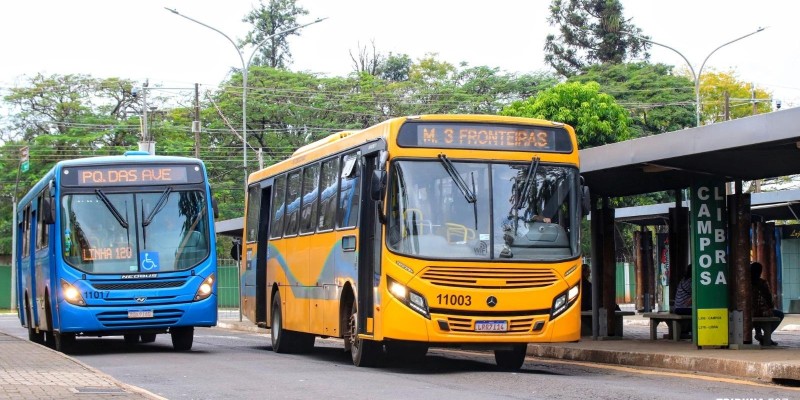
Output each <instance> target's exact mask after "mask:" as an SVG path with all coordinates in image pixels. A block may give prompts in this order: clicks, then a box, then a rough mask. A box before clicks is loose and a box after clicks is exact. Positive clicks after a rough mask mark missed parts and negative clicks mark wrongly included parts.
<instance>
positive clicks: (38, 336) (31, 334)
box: [25, 297, 44, 344]
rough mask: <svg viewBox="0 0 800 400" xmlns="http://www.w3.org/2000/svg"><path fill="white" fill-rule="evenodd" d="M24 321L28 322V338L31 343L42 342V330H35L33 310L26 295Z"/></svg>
mask: <svg viewBox="0 0 800 400" xmlns="http://www.w3.org/2000/svg"><path fill="white" fill-rule="evenodd" d="M25 322H27V324H28V340H30V341H31V342H33V343H38V344H44V332H41V331H39V332H36V327H35V326H33V312H32V311H31V303H30V301H29V300H28V299H27V297H26V298H25Z"/></svg>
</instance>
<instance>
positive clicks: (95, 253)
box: [81, 246, 133, 261]
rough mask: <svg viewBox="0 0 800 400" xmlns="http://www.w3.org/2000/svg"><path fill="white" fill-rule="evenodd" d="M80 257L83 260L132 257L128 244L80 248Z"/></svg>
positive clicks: (126, 258)
mask: <svg viewBox="0 0 800 400" xmlns="http://www.w3.org/2000/svg"><path fill="white" fill-rule="evenodd" d="M81 258H82V259H83V261H98V260H130V259H132V258H133V250H132V249H131V248H130V246H122V247H90V248H86V249H83V250H81Z"/></svg>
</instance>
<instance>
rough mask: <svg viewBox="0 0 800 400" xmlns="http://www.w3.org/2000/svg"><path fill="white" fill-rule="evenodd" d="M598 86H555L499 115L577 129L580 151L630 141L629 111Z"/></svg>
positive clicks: (579, 84)
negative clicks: (547, 121) (538, 119)
mask: <svg viewBox="0 0 800 400" xmlns="http://www.w3.org/2000/svg"><path fill="white" fill-rule="evenodd" d="M599 90H600V85H599V84H598V83H597V82H589V83H580V82H568V83H562V84H559V85H556V86H554V87H552V88H550V89H547V90H544V91H542V92H540V93H539V94H538V95H536V96H535V97H531V98H529V99H527V100H524V101H515V102H514V103H512V104H511V105H509V106H507V107H505V108H504V109H503V110H502V111H501V112H500V114H502V115H511V116H519V117H532V118H541V119H547V120H552V121H559V122H563V123H565V124H568V125H571V126H572V127H573V128H575V133H576V134H577V136H578V146H579V147H580V148H587V147H595V146H600V145H603V144H607V143H614V142H619V141H622V140H627V139H629V138H630V136H629V132H628V126H629V120H630V119H629V117H628V113H627V111H626V110H625V109H624V108H622V107H621V106H620V105H619V104H617V103H616V101H615V100H614V98H613V97H611V96H609V95H607V94H603V93H600V91H599Z"/></svg>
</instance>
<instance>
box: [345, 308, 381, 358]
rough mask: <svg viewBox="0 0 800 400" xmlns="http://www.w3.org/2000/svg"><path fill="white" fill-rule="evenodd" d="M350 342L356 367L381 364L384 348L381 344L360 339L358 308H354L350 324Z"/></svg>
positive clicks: (351, 354)
mask: <svg viewBox="0 0 800 400" xmlns="http://www.w3.org/2000/svg"><path fill="white" fill-rule="evenodd" d="M347 325H348V328H349V329H348V334H349V337H348V340H349V341H350V356H351V357H352V358H353V365H355V366H356V367H375V366H377V365H378V364H379V363H380V360H381V356H382V351H383V346H381V345H380V343H378V342H375V341H372V340H365V339H361V338H359V337H358V307H357V306H356V304H355V303H353V306H352V312H351V313H350V320H349V322H348V324H347Z"/></svg>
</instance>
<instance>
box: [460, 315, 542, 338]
mask: <svg viewBox="0 0 800 400" xmlns="http://www.w3.org/2000/svg"><path fill="white" fill-rule="evenodd" d="M476 320H477V319H475V318H461V317H447V323H448V324H449V325H450V330H451V331H452V332H468V333H476V334H483V333H486V332H475V321H476ZM531 329H533V317H527V318H510V319H508V331H506V332H489V333H525V332H530V331H531Z"/></svg>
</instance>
